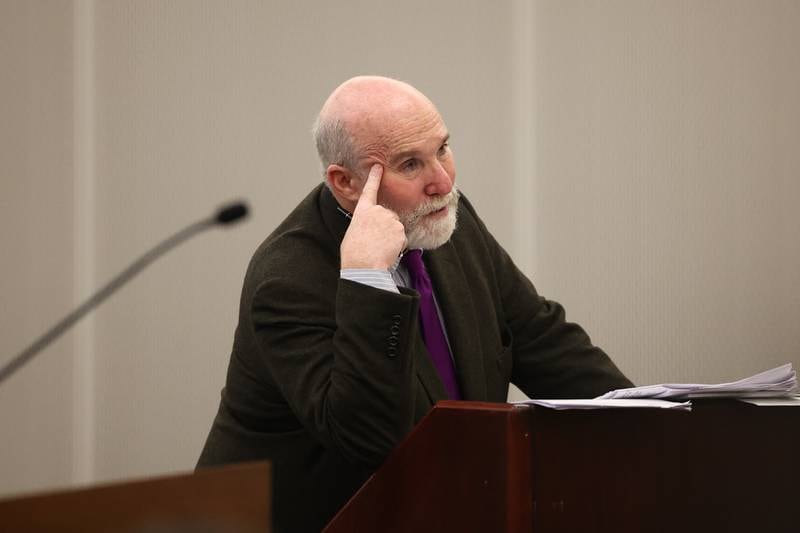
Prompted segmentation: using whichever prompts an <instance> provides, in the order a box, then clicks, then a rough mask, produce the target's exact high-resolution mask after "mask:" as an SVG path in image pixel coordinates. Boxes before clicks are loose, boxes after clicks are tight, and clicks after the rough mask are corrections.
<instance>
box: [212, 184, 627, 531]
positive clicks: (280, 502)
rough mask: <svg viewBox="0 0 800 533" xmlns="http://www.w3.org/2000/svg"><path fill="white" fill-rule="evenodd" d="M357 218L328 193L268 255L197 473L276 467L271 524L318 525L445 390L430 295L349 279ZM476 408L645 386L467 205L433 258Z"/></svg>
mask: <svg viewBox="0 0 800 533" xmlns="http://www.w3.org/2000/svg"><path fill="white" fill-rule="evenodd" d="M347 224H348V221H347V219H346V218H345V217H344V216H343V215H342V214H341V213H339V212H338V211H337V210H336V201H335V199H334V198H333V196H332V194H331V193H330V191H328V189H327V188H325V187H324V186H322V185H320V186H318V187H317V188H316V189H314V190H313V191H312V192H311V194H309V195H308V196H307V197H306V198H305V199H304V200H303V201H302V202H301V203H300V205H299V206H298V207H297V208H296V209H295V210H294V211H293V212H292V213H291V214H290V215H289V217H288V218H287V219H286V220H285V221H284V222H283V223H281V225H280V226H279V227H278V228H277V229H276V230H275V231H274V232H273V233H272V234H271V235H270V236H269V237H267V239H266V240H265V241H264V243H263V244H262V245H261V246H260V247H259V248H258V250H257V251H256V253H255V255H254V256H253V259H252V260H251V262H250V266H249V268H248V271H247V275H246V277H245V282H244V288H243V290H242V297H241V304H240V311H239V324H238V327H237V330H236V336H235V340H234V345H233V351H232V354H231V359H230V364H229V367H228V376H227V382H226V386H225V388H224V389H223V391H222V400H221V403H220V408H219V412H218V414H217V417H216V419H215V420H214V424H213V427H212V428H211V432H210V434H209V436H208V440H207V442H206V445H205V448H204V449H203V452H202V455H201V457H200V461H199V466H205V465H215V464H223V463H231V462H237V461H246V460H254V459H262V458H266V459H269V460H271V461H272V463H273V471H274V478H273V487H274V501H273V516H274V520H275V528H276V531H278V532H284V531H292V532H294V531H319V530H320V529H321V528H322V526H323V525H324V524H325V523H326V522H327V521H328V520H329V519H330V518H331V517H332V516H333V514H334V513H335V512H336V510H337V509H339V508H340V507H341V506H342V505H343V504H344V503H345V502H346V500H347V499H348V498H349V497H350V496H351V495H352V494H353V493H354V492H355V490H356V489H357V488H358V487H359V486H360V485H361V483H363V481H364V480H365V479H366V477H367V476H368V475H369V474H370V473H371V472H372V471H374V469H375V468H376V467H377V466H379V465H380V463H381V462H382V461H383V460H384V459H385V458H386V456H387V455H388V454H389V452H390V451H391V450H392V448H394V447H395V446H396V445H397V444H398V442H399V441H400V440H401V439H402V438H403V437H404V436H405V435H407V434H408V433H409V431H410V430H411V428H412V427H413V426H414V424H416V423H417V422H418V421H419V420H420V419H421V418H422V417H423V416H424V415H425V414H426V413H427V412H428V410H429V409H430V408H431V407H432V406H433V405H434V403H436V402H437V401H439V400H442V399H446V394H445V391H444V388H443V386H442V383H441V381H440V380H439V377H438V375H437V373H436V370H435V368H434V366H433V364H432V362H431V360H430V357H429V356H428V353H427V351H426V348H425V345H424V343H423V342H422V340H421V336H420V334H419V330H418V307H419V296H418V294H417V293H416V292H415V291H412V290H407V289H401V294H395V293H391V292H389V291H384V290H380V289H375V288H372V287H368V286H366V285H362V284H359V283H355V282H351V281H347V280H342V279H340V277H339V265H340V261H339V245H340V243H341V240H342V237H343V236H344V232H345V230H346V229H347ZM424 258H425V262H426V265H427V267H428V270H429V271H430V275H431V278H432V281H433V285H434V289H435V291H436V296H437V299H438V302H439V304H440V306H441V309H442V314H443V316H444V321H445V326H446V328H447V334H448V337H449V339H450V342H451V346H452V350H453V357H454V359H455V367H456V372H457V376H458V380H459V384H460V387H461V391H462V394H463V397H464V399H466V400H481V401H490V402H503V401H505V399H506V395H507V392H508V384H509V381H513V382H514V383H515V384H516V385H517V386H519V387H520V388H521V389H522V390H523V391H524V392H525V393H526V394H528V395H529V396H532V397H540V398H585V397H593V396H596V395H599V394H601V393H604V392H606V391H608V390H611V389H614V388H621V387H628V386H631V383H630V382H629V381H628V380H627V379H626V378H625V377H624V376H623V375H622V374H621V373H620V372H619V370H617V368H616V367H615V366H614V364H613V363H612V362H611V361H610V360H609V358H608V357H607V356H606V355H605V354H604V353H603V352H602V351H601V350H600V349H598V348H596V347H594V346H592V344H591V342H590V340H589V338H588V336H587V335H586V333H584V331H583V330H582V329H581V328H580V327H578V326H577V325H574V324H570V323H568V322H566V321H565V319H564V311H563V309H562V307H561V306H560V305H559V304H557V303H555V302H551V301H548V300H546V299H544V298H542V297H540V296H539V295H538V294H537V293H536V290H535V289H534V287H533V285H532V284H531V283H530V281H528V279H527V278H526V277H525V276H524V275H523V274H522V273H521V272H520V271H519V270H518V269H517V268H516V266H514V264H513V262H512V261H511V259H510V258H509V256H508V255H507V254H506V252H505V251H504V250H503V249H502V248H501V247H500V245H499V244H498V243H497V242H496V241H495V240H494V238H493V237H492V236H491V234H490V233H489V232H488V231H487V229H486V228H485V226H484V225H483V223H482V222H481V220H480V219H479V218H478V216H477V214H476V213H475V211H474V209H473V207H472V206H471V205H470V203H469V202H468V201H467V200H466V199H465V198H463V197H462V199H461V201H460V204H459V210H458V226H457V229H456V231H455V232H454V234H453V236H452V238H451V239H450V241H449V242H448V243H447V244H445V245H444V246H442V247H441V248H439V249H437V250H434V251H429V252H426V253H425V255H424Z"/></svg>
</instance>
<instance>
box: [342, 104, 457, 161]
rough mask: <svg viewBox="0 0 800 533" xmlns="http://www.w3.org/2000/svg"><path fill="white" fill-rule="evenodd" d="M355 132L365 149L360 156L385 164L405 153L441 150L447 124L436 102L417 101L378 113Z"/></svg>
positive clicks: (359, 142)
mask: <svg viewBox="0 0 800 533" xmlns="http://www.w3.org/2000/svg"><path fill="white" fill-rule="evenodd" d="M387 111H388V112H387ZM353 133H354V137H355V138H356V139H355V140H356V142H357V144H358V145H359V146H360V148H361V149H360V150H359V151H360V154H359V155H360V157H359V159H373V160H374V159H377V160H379V161H382V162H384V163H385V162H389V161H390V160H391V159H392V157H394V156H396V155H397V154H401V153H404V152H413V151H425V150H430V149H433V150H436V149H438V147H439V144H440V143H441V142H442V140H443V139H444V138H445V137H446V136H447V126H446V125H445V123H444V120H442V117H441V115H439V112H438V111H437V110H436V108H435V107H433V105H423V104H419V103H413V104H411V105H398V106H397V107H396V108H394V109H390V110H383V112H381V113H374V114H373V115H372V116H369V117H367V119H366V120H364V121H363V122H362V123H361V124H359V125H358V126H357V127H356V128H355V131H354V132H353Z"/></svg>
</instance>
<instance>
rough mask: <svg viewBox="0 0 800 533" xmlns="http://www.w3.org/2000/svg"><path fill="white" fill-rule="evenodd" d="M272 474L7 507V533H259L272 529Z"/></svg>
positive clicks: (254, 468) (96, 491)
mask: <svg viewBox="0 0 800 533" xmlns="http://www.w3.org/2000/svg"><path fill="white" fill-rule="evenodd" d="M270 502H271V491H270V466H269V464H268V463H264V462H261V463H246V464H240V465H233V466H228V467H222V468H210V469H205V470H201V471H198V472H196V473H191V474H183V475H175V476H167V477H160V478H153V479H147V480H142V481H133V482H127V483H118V484H111V485H106V486H98V487H91V488H87V489H78V490H67V491H59V492H52V493H49V494H39V495H34V496H28V497H22V498H13V499H7V500H3V501H0V531H2V532H4V533H5V532H9V533H11V532H14V533H21V532H25V533H36V532H59V533H67V532H70V533H71V532H75V533H77V532H81V533H94V532H111V531H114V532H124V533H165V532H197V533H216V532H220V533H221V532H226V533H227V532H230V533H251V532H252V533H254V532H259V533H263V532H268V531H270V530H271V524H270V516H271V515H270Z"/></svg>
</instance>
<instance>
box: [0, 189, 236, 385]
mask: <svg viewBox="0 0 800 533" xmlns="http://www.w3.org/2000/svg"><path fill="white" fill-rule="evenodd" d="M246 216H247V205H246V204H245V203H243V202H236V203H232V204H229V205H225V206H222V207H221V208H219V209H218V210H217V212H216V213H215V214H213V215H211V216H210V217H207V218H204V219H202V220H198V221H197V222H194V223H193V224H190V225H189V226H187V227H185V228H184V229H182V230H180V231H179V232H177V233H175V234H174V235H172V236H171V237H168V238H167V239H165V240H164V241H162V242H160V243H159V244H157V245H156V246H154V247H153V248H151V249H150V250H149V251H147V252H146V253H145V254H144V255H143V256H141V257H140V258H139V259H137V260H136V261H134V262H133V263H132V264H131V265H130V266H129V267H128V268H126V269H125V270H123V271H122V272H121V273H119V274H117V276H116V277H115V278H114V279H112V280H111V281H109V282H108V283H107V284H106V285H105V286H104V287H103V288H101V289H100V290H98V291H97V292H95V293H94V294H93V295H92V296H91V297H90V298H89V299H88V300H86V301H85V302H83V303H82V304H81V305H80V306H78V308H77V309H75V310H74V311H72V312H71V313H70V314H68V315H67V316H66V317H64V318H63V319H61V321H60V322H58V323H57V324H56V325H55V326H53V327H52V328H50V329H49V330H47V331H46V332H45V333H44V334H43V335H42V336H41V337H39V338H38V339H36V340H35V341H34V342H33V343H32V344H31V345H30V346H28V347H27V348H25V349H24V350H22V352H20V353H19V354H17V355H15V356H14V357H13V358H12V359H11V361H9V362H8V363H7V364H6V365H5V366H3V367H2V369H0V385H2V383H3V381H5V380H6V379H8V378H9V377H10V376H11V375H12V374H13V373H14V372H16V371H17V370H19V369H20V368H21V367H22V365H24V364H25V363H27V362H28V361H30V360H31V359H33V358H34V357H35V356H36V355H37V354H38V353H39V352H41V351H42V350H44V349H45V348H46V347H47V346H48V345H49V344H50V343H51V342H53V341H54V340H56V339H57V338H58V337H60V336H61V335H62V334H63V333H64V332H66V331H67V330H69V329H70V328H71V327H72V326H73V325H75V323H76V322H77V321H78V320H80V319H81V318H83V317H84V316H85V315H86V313H88V312H89V311H91V310H92V309H94V308H95V307H97V306H98V305H100V303H102V302H103V301H104V300H105V299H106V298H108V297H109V296H111V295H112V294H113V293H114V292H116V290H117V289H119V288H120V287H122V286H123V285H125V283H127V282H128V281H130V279H131V278H132V277H134V276H135V275H136V274H138V273H139V272H141V271H142V270H144V269H145V268H146V267H147V266H148V265H149V264H150V263H152V262H153V261H155V260H156V259H158V258H159V257H161V256H162V255H164V254H165V253H167V252H168V251H170V250H171V249H172V248H174V247H176V246H178V245H179V244H181V243H182V242H183V241H185V240H187V239H189V238H190V237H193V236H194V235H196V234H198V233H200V232H202V231H205V230H207V229H209V228H211V227H213V226H227V225H229V224H233V223H235V222H237V221H239V220H241V219H243V218H244V217H246Z"/></svg>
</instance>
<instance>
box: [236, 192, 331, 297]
mask: <svg viewBox="0 0 800 533" xmlns="http://www.w3.org/2000/svg"><path fill="white" fill-rule="evenodd" d="M330 196H331V195H330V192H329V191H328V190H327V188H326V187H325V186H324V185H322V184H320V185H318V186H317V187H315V188H314V189H313V190H312V191H311V192H310V193H309V194H308V195H307V196H306V197H305V198H304V199H303V200H301V201H300V203H299V204H298V205H297V206H296V207H295V208H294V209H293V210H292V212H291V213H289V215H287V217H286V218H285V219H284V220H283V221H282V222H281V223H280V224H278V226H277V227H276V228H275V229H274V230H273V231H272V233H270V234H269V235H268V236H267V237H266V238H265V239H264V241H263V242H262V243H261V244H260V245H259V246H258V248H257V249H256V251H255V252H254V253H253V257H252V258H251V259H250V264H249V265H248V268H247V274H246V276H245V284H246V285H250V286H251V287H252V285H253V284H258V283H261V282H262V281H263V280H265V279H272V278H282V279H289V278H292V277H298V276H299V277H305V276H313V275H318V273H319V271H320V270H331V269H333V270H336V269H337V268H338V266H337V265H338V250H339V240H340V238H338V239H337V232H339V231H340V228H339V227H338V226H337V222H338V221H337V220H336V217H337V216H338V217H342V218H343V216H342V215H340V214H339V213H337V212H336V211H335V201H334V203H333V205H331V201H332V198H328V197H330ZM327 210H330V211H332V214H331V213H326V211H327ZM345 222H346V221H345ZM336 274H337V275H338V270H336ZM253 288H255V287H253Z"/></svg>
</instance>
